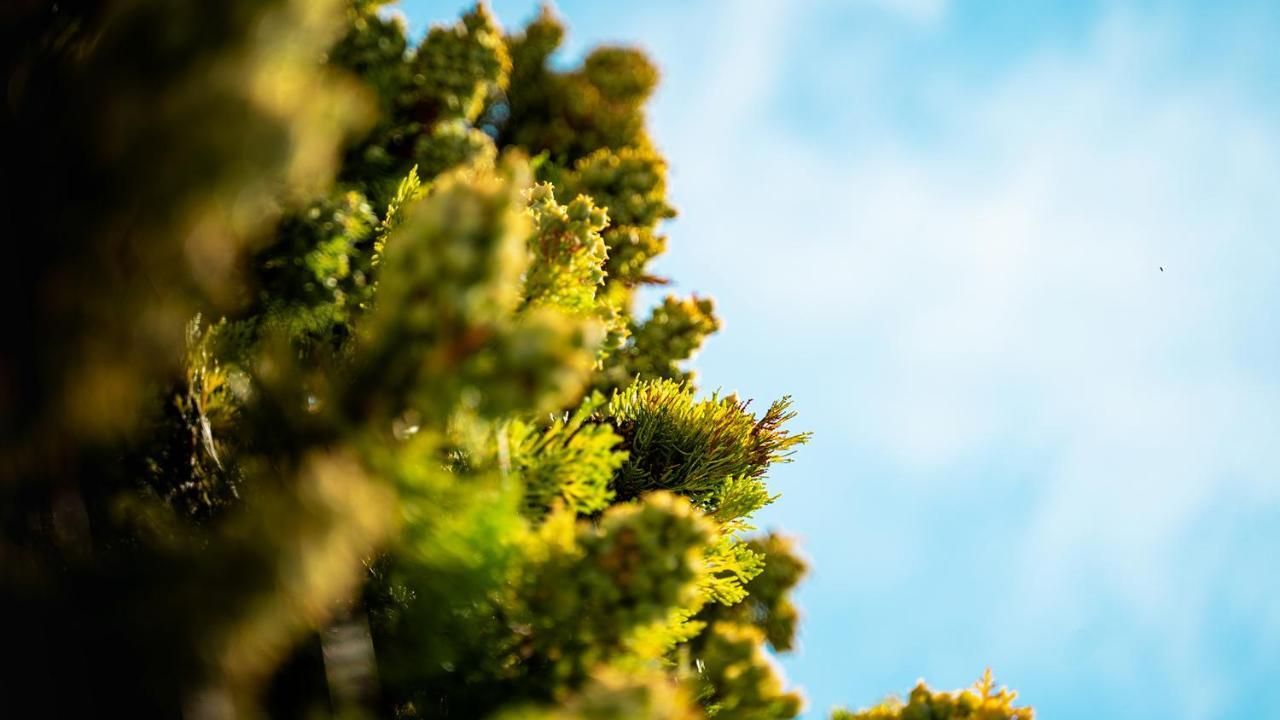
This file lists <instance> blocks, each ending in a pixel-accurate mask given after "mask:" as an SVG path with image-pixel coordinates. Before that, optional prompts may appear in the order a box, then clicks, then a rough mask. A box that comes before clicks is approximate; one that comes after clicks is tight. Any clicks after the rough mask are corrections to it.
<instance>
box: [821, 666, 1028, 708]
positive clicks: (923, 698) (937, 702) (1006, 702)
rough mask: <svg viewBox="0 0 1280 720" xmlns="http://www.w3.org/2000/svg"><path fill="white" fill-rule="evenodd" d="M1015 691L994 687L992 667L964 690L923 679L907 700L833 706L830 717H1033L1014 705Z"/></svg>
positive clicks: (893, 699) (894, 699)
mask: <svg viewBox="0 0 1280 720" xmlns="http://www.w3.org/2000/svg"><path fill="white" fill-rule="evenodd" d="M1017 695H1018V694H1017V693H1015V692H1010V691H1009V690H1007V689H1005V688H1000V689H998V690H997V689H996V687H995V681H994V680H993V679H992V677H991V671H990V670H987V672H986V673H985V674H984V675H983V676H982V679H981V680H979V681H978V682H976V683H974V684H973V687H972V688H969V689H967V690H956V691H955V692H936V691H934V690H930V689H929V686H927V685H925V684H924V683H923V682H922V683H920V684H919V685H916V687H915V689H914V690H912V691H911V695H910V697H909V698H908V699H907V702H905V703H904V702H902V701H901V700H899V699H896V698H892V699H890V700H886V701H885V702H884V703H882V704H880V705H877V706H875V707H873V708H871V709H869V710H861V711H859V712H856V713H855V712H849V711H848V710H836V711H835V712H834V713H832V715H831V720H899V719H900V720H917V719H919V720H925V719H926V718H928V719H930V720H933V719H935V718H936V719H937V720H950V719H951V718H972V720H1033V719H1034V717H1035V713H1034V711H1032V710H1031V708H1026V707H1021V708H1019V707H1014V706H1013V701H1014V700H1015V699H1016V698H1017Z"/></svg>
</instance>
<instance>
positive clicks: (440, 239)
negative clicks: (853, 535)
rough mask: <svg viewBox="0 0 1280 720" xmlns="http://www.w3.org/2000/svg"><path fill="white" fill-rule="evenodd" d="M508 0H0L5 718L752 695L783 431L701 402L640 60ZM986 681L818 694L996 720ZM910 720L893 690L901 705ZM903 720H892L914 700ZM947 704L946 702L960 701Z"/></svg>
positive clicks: (693, 304) (765, 690)
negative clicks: (950, 690) (670, 286)
mask: <svg viewBox="0 0 1280 720" xmlns="http://www.w3.org/2000/svg"><path fill="white" fill-rule="evenodd" d="M563 34H564V29H563V26H562V25H561V23H560V21H559V19H558V18H556V17H555V16H554V15H553V14H552V13H551V12H550V11H549V10H544V11H543V13H542V14H541V15H540V16H539V17H537V18H536V19H535V20H534V21H533V22H531V23H530V24H528V25H527V26H526V27H525V28H524V29H523V30H521V31H519V32H517V33H514V34H507V33H505V32H504V31H503V30H502V29H501V28H500V27H499V25H498V24H497V22H496V20H495V18H494V17H493V16H492V15H491V14H490V12H489V10H488V9H487V8H486V7H485V6H484V5H479V6H477V7H475V8H474V9H473V10H471V11H470V12H468V13H466V14H465V15H464V16H463V17H462V18H461V19H460V20H458V21H457V22H456V23H452V24H444V25H438V26H435V27H433V28H432V29H431V30H430V31H429V32H428V33H427V34H426V36H425V38H423V39H422V40H421V41H420V42H418V43H416V44H415V43H413V42H411V41H410V40H409V38H408V37H407V33H406V30H405V27H404V25H403V23H402V22H401V21H400V20H399V19H397V18H396V16H394V15H392V14H389V13H387V12H385V8H383V7H382V3H380V2H376V1H375V0H346V1H345V2H343V1H340V0H332V1H325V2H319V1H316V0H254V1H252V2H251V1H249V0H221V1H220V2H216V3H172V2H166V1H165V0H70V1H67V0H63V1H62V2H59V3H56V4H55V3H52V2H46V1H44V0H20V1H19V2H17V3H14V4H10V5H8V6H6V7H5V8H3V9H0V63H3V66H4V69H5V71H6V77H7V78H8V84H7V96H6V102H5V104H4V105H3V107H2V108H0V143H3V152H4V157H5V158H6V162H5V163H3V165H2V166H0V183H2V186H0V187H2V189H3V191H4V198H5V199H4V202H3V204H0V213H3V219H4V226H5V228H6V229H7V230H8V231H9V236H10V237H11V238H12V239H13V240H12V242H11V243H10V246H11V248H12V250H11V252H12V253H13V255H11V257H12V258H13V260H12V261H11V267H12V268H13V269H14V272H12V273H11V274H10V278H9V280H8V281H7V282H5V283H0V287H3V288H4V290H3V292H4V301H5V306H6V307H7V308H9V310H10V312H11V314H12V315H13V316H14V317H15V318H16V322H15V323H12V325H13V327H12V329H11V332H10V337H9V339H8V347H7V349H6V350H5V351H4V355H3V359H2V361H0V464H2V465H0V466H2V467H3V478H2V482H0V494H2V497H0V521H2V522H3V534H2V535H0V592H2V593H3V595H2V596H0V601H2V602H3V604H4V607H6V608H7V617H8V618H9V619H10V620H11V621H13V622H11V623H10V624H11V625H12V626H13V631H12V633H11V634H10V636H9V637H8V638H7V640H8V642H7V643H6V648H5V651H4V655H5V658H6V661H7V663H6V664H7V665H10V666H11V667H10V668H8V669H6V671H5V672H4V673H3V677H4V678H5V680H4V683H5V687H4V693H3V701H0V702H3V703H4V704H5V706H6V709H8V710H11V711H13V712H14V713H15V715H17V716H64V715H65V716H72V715H77V716H97V715H103V714H114V713H129V714H132V715H138V716H147V717H151V716H155V717H171V716H185V717H229V716H241V715H243V716H251V717H252V716H263V715H269V716H273V717H297V716H325V715H330V714H336V715H341V716H349V717H399V718H413V717H424V718H426V717H454V718H480V717H495V718H507V719H515V718H605V717H608V718H614V717H627V718H685V717H688V718H694V717H704V716H714V717H718V718H724V719H725V720H734V719H737V718H744V719H745V718H789V717H794V716H795V715H796V714H797V713H798V712H799V711H800V709H801V706H802V700H801V697H800V695H799V694H798V693H797V692H796V691H794V690H790V689H788V688H787V687H786V686H785V683H784V682H783V680H782V679H781V677H780V676H779V674H778V673H777V671H776V669H775V665H774V663H773V661H772V660H771V658H770V657H769V653H770V652H773V653H782V652H786V651H788V650H790V649H791V648H792V647H793V646H794V643H795V634H796V623H797V618H798V613H797V610H796V608H795V606H794V605H793V604H792V603H791V601H790V599H789V593H790V591H791V589H792V588H793V587H794V586H795V585H796V584H797V582H798V581H799V580H800V578H801V577H802V576H803V574H804V572H805V563H804V562H803V561H802V560H800V559H799V557H798V556H797V554H796V552H795V550H794V549H793V547H792V545H791V543H790V541H789V540H787V539H786V538H784V537H781V536H778V535H765V536H753V535H751V532H752V530H753V528H752V526H751V524H750V523H751V517H752V515H753V514H754V513H755V512H756V511H758V510H759V509H760V508H762V507H764V506H765V505H767V504H769V503H771V502H773V501H774V500H775V499H776V498H777V494H776V493H774V492H773V491H771V490H770V489H769V488H768V486H767V484H766V478H767V474H768V470H769V468H770V467H771V466H773V465H774V464H776V463H779V462H785V461H786V460H787V458H788V456H789V455H790V453H791V452H792V451H793V450H794V449H795V448H796V447H797V446H798V445H800V444H802V443H803V442H804V441H805V439H806V437H807V435H806V434H805V433H800V432H796V431H794V430H793V429H792V428H791V421H792V420H793V416H794V413H793V412H792V411H791V410H790V404H789V401H788V400H787V399H786V398H783V399H780V400H778V401H775V402H773V403H772V404H770V405H768V406H767V407H766V408H764V409H763V410H762V411H759V412H757V411H755V410H753V408H752V407H751V406H750V405H749V404H748V402H746V401H744V400H742V399H740V398H738V397H736V396H733V395H722V394H720V393H715V392H712V393H710V394H708V393H705V392H701V391H699V390H698V388H697V387H696V385H695V381H696V378H695V377H694V376H693V374H692V372H691V371H690V370H689V369H688V367H687V364H686V361H688V360H689V358H690V357H691V356H692V355H693V354H694V353H695V352H696V351H697V349H698V348H699V347H700V346H701V344H702V343H703V341H704V340H705V339H706V337H707V336H708V335H710V334H712V333H714V332H715V331H716V330H717V329H718V327H719V320H718V318H717V317H716V314H715V308H714V306H713V304H712V303H711V301H710V300H708V299H706V298H698V297H687V298H681V297H676V296H671V297H668V298H666V299H665V300H664V301H662V302H661V303H660V304H658V305H657V306H656V307H654V308H653V309H652V310H651V311H650V312H649V313H648V314H647V316H645V317H638V316H636V315H635V314H634V306H635V294H636V291H637V289H638V288H640V287H642V286H644V285H647V284H653V283H657V282H660V280H659V279H658V278H656V277H654V276H653V275H652V273H651V272H650V269H649V266H650V261H651V260H652V259H653V258H654V257H655V256H657V255H658V254H660V253H662V252H663V251H664V250H665V248H666V238H665V236H663V235H662V229H661V225H662V222H663V220H665V219H667V218H670V217H672V216H673V215H674V210H673V209H672V207H671V206H670V205H669V204H668V202H667V197H666V188H665V172H666V167H665V163H664V160H663V158H662V156H661V154H660V153H659V152H658V151H657V149H656V148H655V146H654V143H653V142H652V140H651V139H650V138H649V137H648V134H647V131H646V126H645V117H644V105H645V102H646V101H647V99H648V97H649V95H650V93H651V92H652V91H653V89H654V87H655V85H656V83H657V80H658V75H657V71H656V69H655V68H654V66H653V65H652V63H650V62H649V60H648V59H647V58H646V57H645V56H644V55H643V53H641V52H639V51H637V50H634V49H630V48H619V47H602V48H598V49H596V50H594V51H593V52H591V53H590V54H589V55H588V56H587V57H586V58H585V59H584V60H583V62H582V63H581V65H580V66H578V67H575V68H571V69H567V70H566V69H558V67H557V66H556V65H553V64H552V63H551V62H550V60H551V57H552V55H553V53H554V52H555V50H556V48H557V47H558V45H559V44H560V41H561V39H562V37H563ZM1011 698H1012V696H1011V695H1009V694H1007V693H1004V692H1001V693H995V694H993V691H992V690H991V686H990V682H989V679H988V680H987V681H986V684H985V685H982V686H981V687H980V688H979V690H977V691H965V692H962V693H958V694H945V693H943V694H933V693H931V692H930V691H928V690H927V689H925V688H923V686H922V687H921V688H917V690H916V691H915V692H913V693H912V695H911V699H910V702H909V703H907V704H905V705H903V704H901V703H899V704H886V705H884V706H881V707H878V708H876V709H873V710H870V711H867V712H866V713H862V714H852V715H851V714H843V715H842V714H837V717H851V718H853V717H868V718H872V717H874V718H879V717H886V718H888V717H903V718H908V717H991V718H997V717H1000V718H1006V717H1007V718H1030V711H1025V710H1014V709H1011V708H1010V706H1009V700H1011ZM922 713H923V714H922ZM931 713H932V714H931ZM975 713H977V714H975Z"/></svg>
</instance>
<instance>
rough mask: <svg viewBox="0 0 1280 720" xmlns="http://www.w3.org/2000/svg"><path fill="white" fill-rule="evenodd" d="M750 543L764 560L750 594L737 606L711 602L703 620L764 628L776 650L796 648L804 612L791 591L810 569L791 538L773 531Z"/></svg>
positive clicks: (702, 617) (749, 584)
mask: <svg viewBox="0 0 1280 720" xmlns="http://www.w3.org/2000/svg"><path fill="white" fill-rule="evenodd" d="M747 546H748V547H749V548H750V549H751V550H752V552H754V553H756V554H757V555H758V556H759V557H761V558H763V560H764V568H763V569H762V571H761V572H760V573H759V574H758V575H756V576H755V577H753V578H751V579H750V581H748V582H747V584H746V586H745V588H744V590H745V593H746V597H745V598H744V599H743V600H742V602H740V603H738V604H735V605H710V606H708V607H707V608H706V609H705V610H704V611H703V612H702V613H701V614H700V615H699V620H701V621H702V622H713V621H715V620H718V619H723V620H731V621H733V622H735V623H738V624H743V625H755V626H756V627H758V628H760V629H761V630H762V631H763V632H764V634H765V639H766V640H768V642H769V646H770V647H772V648H773V650H774V651H775V652H789V651H791V650H793V649H794V648H795V642H796V627H797V624H798V622H799V620H800V611H799V610H798V609H797V608H796V606H795V604H794V603H793V602H792V601H791V591H792V589H794V588H795V586H796V585H797V584H798V583H799V582H800V580H801V579H802V578H803V577H804V575H805V573H806V572H807V571H808V565H807V564H806V563H805V561H804V560H803V559H801V558H800V557H799V555H798V554H797V551H796V549H795V547H794V544H793V543H792V541H791V540H789V539H787V538H785V537H783V536H781V535H778V534H776V533H769V534H767V535H764V536H761V537H756V538H752V539H751V540H750V541H748V542H747Z"/></svg>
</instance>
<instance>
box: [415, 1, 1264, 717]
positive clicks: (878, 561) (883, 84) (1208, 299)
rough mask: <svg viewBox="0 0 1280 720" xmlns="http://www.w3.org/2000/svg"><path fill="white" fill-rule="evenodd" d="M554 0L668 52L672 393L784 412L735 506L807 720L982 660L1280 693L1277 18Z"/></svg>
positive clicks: (1076, 683)
mask: <svg viewBox="0 0 1280 720" xmlns="http://www.w3.org/2000/svg"><path fill="white" fill-rule="evenodd" d="M493 4H494V7H495V9H496V10H497V12H498V13H499V15H500V17H502V18H503V20H504V22H505V23H507V25H508V26H509V27H514V26H516V25H518V24H519V23H521V22H523V21H524V20H526V19H527V18H529V17H530V16H531V15H532V14H533V13H534V11H535V7H534V4H533V3H532V2H528V1H527V0H510V1H499V2H494V3H493ZM462 7H463V4H462V3H440V2H434V3H433V2H410V3H407V4H405V5H404V6H403V8H404V10H405V12H406V13H407V14H408V16H409V17H410V18H411V20H412V22H413V24H414V26H415V27H418V28H421V27H423V26H424V25H425V23H426V22H427V21H429V20H437V19H444V18H448V17H450V16H452V15H453V14H455V13H456V11H458V10H459V9H461V8H462ZM559 8H560V10H561V11H562V13H563V14H564V15H565V16H566V18H567V19H568V21H569V23H570V26H571V36H570V44H569V47H568V49H567V50H568V56H569V57H570V58H573V57H576V56H580V55H581V53H582V52H583V51H584V49H586V48H589V47H590V46H592V45H594V44H596V43H599V42H604V41H621V42H627V43H634V44H639V45H642V46H644V47H646V48H648V49H649V50H650V51H651V53H652V54H653V56H654V57H655V59H656V60H657V62H658V64H659V65H660V66H661V67H662V69H663V71H664V77H665V79H664V84H663V86H662V88H661V90H660V92H659V94H658V96H657V97H656V99H655V101H654V105H653V109H652V115H651V120H652V124H653V127H654V134H655V136H656V138H657V141H658V143H659V144H660V146H661V147H662V148H663V150H664V151H665V152H666V154H667V156H668V157H669V159H670V162H671V194H672V196H673V200H674V203H675V204H676V205H677V206H678V207H679V209H680V211H681V216H680V218H679V219H678V220H676V221H674V222H672V223H671V224H670V226H669V232H670V236H671V243H670V252H669V254H668V256H667V257H665V258H664V259H663V260H662V261H661V263H660V266H659V270H660V271H661V272H662V273H664V274H666V275H669V276H670V277H672V278H673V279H674V280H675V285H674V290H675V291H676V292H680V293H689V292H698V293H703V294H710V295H712V296H714V297H715V298H716V300H717V301H718V303H719V307H720V309H721V312H722V314H723V316H724V319H725V329H724V331H723V332H722V333H721V334H720V335H718V336H717V337H716V338H714V339H713V340H712V341H711V342H710V344H709V345H708V347H707V348H706V349H705V350H704V352H703V353H702V354H701V355H700V356H699V357H698V359H697V364H696V365H697V368H698V370H699V371H700V373H701V378H702V379H701V382H702V385H703V387H704V388H714V387H717V386H719V387H723V388H725V389H727V390H737V391H738V392H739V393H741V394H742V395H745V396H749V397H754V398H757V400H758V401H766V400H768V399H771V398H773V397H775V396H778V395H782V394H791V395H793V396H794V397H795V401H796V404H797V406H798V409H799V410H800V413H801V415H800V418H799V423H800V425H801V426H803V427H804V428H805V429H810V430H813V431H814V433H815V437H814V440H813V442H812V444H811V445H809V446H807V447H806V448H804V449H802V451H801V452H800V453H799V454H798V455H797V456H796V458H795V462H794V463H793V464H791V465H788V466H786V467H784V468H782V469H781V470H779V471H778V472H776V473H775V474H774V482H775V487H776V488H777V489H779V490H780V491H781V492H782V493H783V498H782V499H781V500H780V501H779V502H778V503H777V504H776V505H775V506H774V507H772V508H770V509H769V510H768V511H767V512H766V513H765V515H764V517H763V518H762V524H763V525H766V526H776V527H781V528H785V529H786V530H788V531H790V532H792V533H794V534H797V535H799V536H800V537H801V538H802V539H803V541H804V547H805V548H806V550H807V552H808V554H809V556H810V557H811V558H812V560H813V563H814V568H815V569H814V572H813V574H812V576H811V577H810V578H809V580H808V582H807V583H806V584H805V585H804V586H803V588H802V589H801V591H800V593H799V598H800V602H801V603H802V605H803V606H804V609H805V613H806V620H805V625H804V630H803V635H802V649H801V650H800V652H799V653H797V654H796V655H795V656H793V657H790V658H787V659H785V660H784V661H783V664H784V666H785V668H786V671H787V674H788V676H789V677H790V679H791V680H792V681H793V682H795V683H797V684H800V685H803V686H804V688H805V690H806V693H807V695H808V697H809V699H810V712H809V715H808V717H814V718H817V717H824V716H825V713H826V711H827V709H828V708H830V707H831V706H832V705H834V704H845V705H849V706H865V705H867V704H870V703H873V702H874V701H876V700H878V699H879V698H880V697H882V696H883V695H884V694H886V693H889V692H893V691H898V692H903V691H906V690H907V689H909V688H910V687H911V686H912V684H914V682H915V681H916V680H917V679H918V678H921V677H923V678H925V679H927V680H928V681H929V682H930V683H932V684H934V685H935V686H941V687H955V686H960V685H964V684H967V683H969V682H971V681H972V680H974V679H976V678H977V676H978V675H979V674H980V673H981V672H982V669H983V668H984V667H986V666H988V665H989V666H991V667H992V668H993V670H994V672H995V673H996V675H997V677H998V679H999V680H1001V681H1002V682H1006V683H1008V684H1009V685H1011V686H1013V687H1015V688H1016V689H1018V690H1019V691H1020V692H1021V695H1022V698H1023V699H1024V700H1025V701H1027V702H1029V703H1031V704H1034V705H1035V706H1036V707H1037V709H1038V711H1039V717H1041V718H1044V719H1046V720H1052V719H1054V718H1082V717H1092V718H1126V719H1128V720H1134V719H1141V718H1161V719H1163V720H1168V719H1178V718H1187V719H1189V720H1190V719H1194V718H1223V717H1266V716H1273V715H1275V714H1276V712H1277V711H1276V709H1275V708H1277V707H1280V683H1277V682H1276V681H1275V678H1276V674H1275V670H1276V668H1278V667H1280V570H1278V563H1277V557H1280V444H1278V443H1277V442H1276V438H1277V437H1280V373H1278V372H1277V368H1278V367H1280V365H1278V361H1280V342H1277V337H1278V336H1280V335H1278V333H1277V313H1278V311H1280V283H1278V282H1277V279H1278V278H1280V243H1277V235H1278V234H1280V201H1278V200H1277V192H1276V191H1277V188H1280V95H1278V93H1280V43H1277V42H1275V38H1277V37H1280V6H1277V5H1275V4H1274V3H1233V2H1205V3H1175V2H1164V3H1158V4H1157V3H1114V2H1086V1H1080V2H1067V1H1065V0H1064V1H1061V2H1025V3H992V2H964V1H961V0H863V1H856V0H843V1H839V0H776V1H771V0H734V1H732V2H729V1H725V2H693V1H692V0H684V1H679V2H677V1H674V0H651V1H650V2H645V3H621V2H616V3H615V2H600V1H599V0H596V1H587V0H581V1H570V0H563V1H562V2H560V3H559ZM1161 266H1163V267H1164V271H1163V272H1162V271H1161V270H1160V269H1159V268H1160V267H1161Z"/></svg>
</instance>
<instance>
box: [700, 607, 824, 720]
mask: <svg viewBox="0 0 1280 720" xmlns="http://www.w3.org/2000/svg"><path fill="white" fill-rule="evenodd" d="M699 662H700V667H701V668H702V674H703V677H704V681H705V683H706V687H705V690H704V695H703V703H704V705H705V707H706V709H707V715H708V716H709V717H714V718H720V719H721V720H766V719H768V718H791V717H795V716H796V715H798V714H799V713H800V710H801V709H802V708H803V706H804V700H803V699H802V698H801V696H800V695H799V694H798V693H794V692H787V691H786V690H784V689H783V687H782V682H781V680H780V679H779V676H778V674H777V673H776V672H775V671H774V669H773V665H772V662H771V660H770V659H769V657H768V656H767V655H765V651H764V635H763V633H761V632H760V630H759V629H758V628H755V627H752V626H749V625H736V624H732V623H724V622H718V623H715V624H713V625H711V626H710V628H709V629H708V632H707V639H706V641H705V642H704V643H703V645H702V648H701V651H700V653H699Z"/></svg>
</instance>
